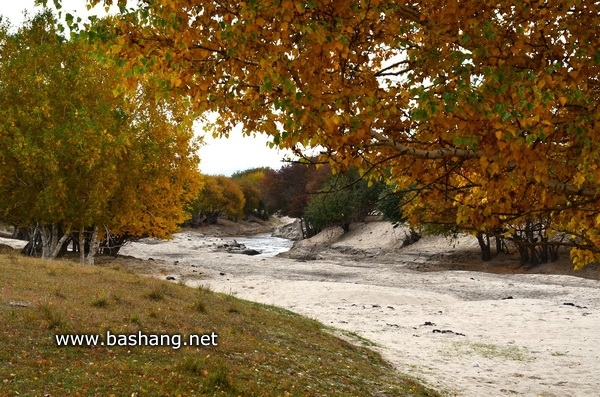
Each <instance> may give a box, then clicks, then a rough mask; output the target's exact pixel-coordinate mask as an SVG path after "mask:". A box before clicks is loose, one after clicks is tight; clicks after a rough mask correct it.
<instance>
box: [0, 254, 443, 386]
mask: <svg viewBox="0 0 600 397" xmlns="http://www.w3.org/2000/svg"><path fill="white" fill-rule="evenodd" d="M8 302H27V303H30V306H27V307H22V306H11V305H9V304H8ZM0 324H2V328H1V330H0V395H3V396H4V395H6V396H10V395H21V396H41V395H52V396H54V395H56V396H58V395H60V396H69V395H81V396H125V395H127V396H130V395H137V396H178V395H180V396H340V397H341V396H360V397H363V396H378V397H391V396H438V394H437V393H436V392H434V391H431V390H428V389H426V388H424V387H423V386H421V385H420V384H418V383H417V382H415V381H414V380H411V379H410V378H407V377H404V376H401V375H400V374H398V373H397V372H396V371H394V370H393V369H392V368H391V367H390V366H389V365H388V364H386V363H385V362H384V361H383V360H382V359H381V357H380V356H379V355H378V354H376V353H374V352H372V351H370V350H368V349H367V348H365V347H360V346H356V345H354V344H351V343H348V342H346V341H344V340H342V339H340V338H337V337H335V336H334V335H332V334H331V333H330V332H327V330H326V329H325V328H324V326H323V325H322V324H320V323H318V322H316V321H313V320H310V319H307V318H305V317H301V316H299V315H296V314H294V313H292V312H289V311H286V310H282V309H278V308H275V307H272V306H265V305H260V304H256V303H252V302H247V301H242V300H238V299H236V298H234V297H232V296H229V295H223V294H216V293H213V292H211V291H209V290H207V289H202V288H201V289H192V288H189V287H186V286H183V285H178V284H173V283H168V282H165V281H161V280H157V279H152V278H147V277H143V276H140V275H136V274H132V273H131V272H127V271H124V270H120V269H119V268H117V267H115V266H106V267H98V266H81V265H78V264H75V263H70V262H49V261H42V260H37V259H30V258H25V257H21V256H18V255H16V254H14V253H12V254H7V255H0ZM107 330H110V331H111V332H112V333H113V334H137V332H138V331H142V332H144V333H145V334H170V335H173V334H181V335H183V336H184V337H185V336H187V335H190V334H204V333H210V332H212V331H214V332H215V333H216V334H218V339H217V341H218V343H219V345H218V346H217V347H189V346H187V347H181V348H180V349H173V348H172V347H168V346H165V347H125V346H121V347H120V346H87V347H57V346H56V344H55V341H54V336H55V335H56V334H60V333H73V334H86V333H91V334H100V335H104V334H105V333H106V331H107Z"/></svg>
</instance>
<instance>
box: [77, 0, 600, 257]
mask: <svg viewBox="0 0 600 397" xmlns="http://www.w3.org/2000/svg"><path fill="white" fill-rule="evenodd" d="M82 1H83V0H82ZM89 2H90V3H91V4H96V3H98V2H99V1H98V0H91V1H89ZM103 3H105V4H110V3H112V0H104V1H103ZM118 3H119V4H120V5H121V13H120V15H119V17H118V18H117V19H115V21H114V22H115V24H114V29H113V30H112V32H111V35H105V36H104V37H105V38H106V39H108V41H109V42H110V43H112V44H111V52H112V53H113V54H114V55H115V56H116V57H118V58H119V59H121V61H122V62H124V63H125V64H126V65H127V68H128V70H133V71H135V72H134V74H144V73H148V72H153V73H158V74H161V76H162V80H163V81H164V82H165V88H166V90H167V91H168V92H169V93H170V94H171V95H173V96H185V97H187V98H190V99H191V100H192V103H193V105H194V107H195V109H196V110H197V111H198V112H199V113H203V112H206V111H214V112H217V113H218V114H219V116H220V117H219V118H218V119H217V121H216V122H215V123H214V128H215V130H216V131H217V132H218V133H221V134H224V135H227V134H228V133H229V131H231V129H232V128H233V127H234V126H235V125H237V124H240V123H241V124H243V125H244V127H245V131H246V133H252V132H264V133H267V134H270V135H272V136H273V139H274V143H275V144H276V145H280V146H282V147H288V148H292V149H295V150H302V148H306V147H309V148H310V147H313V148H321V149H322V152H323V156H324V159H325V158H326V159H327V160H328V161H330V162H331V163H332V164H334V165H335V166H339V167H341V168H347V167H350V166H356V167H359V168H361V169H362V170H364V171H366V170H372V171H378V170H379V171H380V172H381V173H385V174H386V175H389V178H390V182H392V183H394V184H396V185H397V186H398V188H400V189H405V188H409V187H412V188H414V189H418V194H419V197H418V200H422V201H423V202H425V203H427V205H431V206H438V205H439V206H441V208H445V207H453V208H454V211H453V214H455V215H454V218H453V219H452V221H453V222H454V223H455V224H456V225H458V226H459V227H462V226H463V225H464V226H466V227H468V228H471V227H474V228H477V229H480V230H491V229H497V228H499V229H501V230H504V229H505V226H506V224H507V222H508V221H510V222H513V223H517V224H525V223H526V222H528V221H530V220H531V219H535V218H539V217H543V218H546V219H549V220H551V222H550V223H549V225H550V230H549V232H551V233H556V232H561V233H566V234H568V235H571V236H574V237H575V240H574V241H576V246H575V247H573V249H572V250H571V257H572V259H573V261H574V263H575V264H576V266H583V265H585V264H586V263H590V262H592V261H595V260H597V259H600V254H599V253H600V233H599V231H600V201H599V200H600V184H599V183H598V181H599V180H600V167H599V165H600V161H599V160H600V159H599V156H600V150H599V149H600V127H599V125H600V123H599V120H598V118H599V117H600V111H599V109H598V106H599V105H598V104H599V103H600V101H599V99H600V98H599V96H600V94H599V92H600V89H599V85H600V83H599V81H598V76H599V74H600V73H599V72H600V35H598V32H597V29H596V28H595V27H597V26H600V9H599V7H600V6H599V5H598V3H597V2H596V1H595V0H547V1H544V2H529V1H521V2H514V1H508V0H499V1H496V2H488V3H485V2H483V3H482V2H473V1H471V2H467V1H459V0H450V1H446V2H443V3H440V2H438V1H431V0H421V1H416V2H412V3H410V4H407V3H405V2H399V1H396V0H351V1H347V2H339V1H337V2H336V1H333V2H332V1H323V0H313V1H294V0H282V1H276V2H273V1H263V0H257V1H252V2H238V1H232V0H224V1H218V2H217V1H206V2H202V3H190V2H189V1H184V0H173V1H169V2H148V1H139V2H131V3H132V4H133V5H134V6H135V7H133V8H127V7H126V3H127V2H126V1H119V2H118ZM415 202H416V200H413V203H415ZM414 209H415V208H411V207H407V208H405V209H404V213H406V215H407V216H408V217H409V219H411V220H412V221H414V222H419V221H420V220H419V219H418V216H417V212H414V211H413V210H414ZM506 233H509V234H510V230H506Z"/></svg>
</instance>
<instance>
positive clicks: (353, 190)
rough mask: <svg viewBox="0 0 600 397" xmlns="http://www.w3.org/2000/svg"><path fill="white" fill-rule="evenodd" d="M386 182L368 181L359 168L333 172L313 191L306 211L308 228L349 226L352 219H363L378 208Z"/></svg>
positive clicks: (347, 228) (317, 230)
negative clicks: (372, 182) (373, 182)
mask: <svg viewBox="0 0 600 397" xmlns="http://www.w3.org/2000/svg"><path fill="white" fill-rule="evenodd" d="M382 189H383V186H382V185H381V184H380V183H375V184H371V185H370V184H369V181H368V180H367V179H366V178H363V177H361V175H360V174H359V172H358V170H357V169H356V168H353V169H350V170H348V171H346V172H343V173H336V174H333V175H332V174H330V175H329V176H328V177H326V178H325V179H324V180H323V181H322V183H321V186H320V187H319V188H318V190H316V191H314V192H312V193H311V197H310V200H309V202H308V205H307V207H306V210H305V212H304V215H303V216H304V218H305V219H306V222H307V224H308V225H309V226H308V228H310V229H311V230H312V232H313V233H314V232H319V231H321V230H322V229H323V228H324V227H327V226H341V227H342V228H343V229H344V231H346V232H347V231H349V230H350V224H351V223H353V222H362V221H364V219H365V218H366V216H367V215H369V213H371V212H372V211H374V210H375V209H376V208H377V203H378V201H379V196H380V194H381V191H382Z"/></svg>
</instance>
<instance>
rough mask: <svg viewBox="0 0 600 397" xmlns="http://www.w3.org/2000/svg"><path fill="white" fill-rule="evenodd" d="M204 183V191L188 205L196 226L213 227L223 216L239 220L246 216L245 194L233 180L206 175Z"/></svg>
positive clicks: (220, 176)
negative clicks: (202, 224)
mask: <svg viewBox="0 0 600 397" xmlns="http://www.w3.org/2000/svg"><path fill="white" fill-rule="evenodd" d="M203 181H204V186H203V187H202V190H201V191H200V193H199V194H198V195H197V197H196V198H195V199H193V200H191V201H190V203H189V204H188V211H189V212H190V213H191V214H192V216H193V218H192V224H193V225H194V226H198V225H200V224H201V223H207V224H209V225H213V224H215V223H217V221H218V219H219V217H220V216H222V215H225V216H227V217H229V218H233V219H237V217H239V216H242V215H243V214H244V205H245V204H246V200H245V198H244V192H243V191H242V189H241V188H240V186H239V185H238V184H237V183H235V182H234V181H233V180H231V178H228V177H226V176H224V175H218V176H211V175H206V176H204V178H203Z"/></svg>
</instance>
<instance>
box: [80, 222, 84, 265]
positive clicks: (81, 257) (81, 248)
mask: <svg viewBox="0 0 600 397" xmlns="http://www.w3.org/2000/svg"><path fill="white" fill-rule="evenodd" d="M79 263H81V264H82V265H85V228H83V227H82V228H81V229H79Z"/></svg>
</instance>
